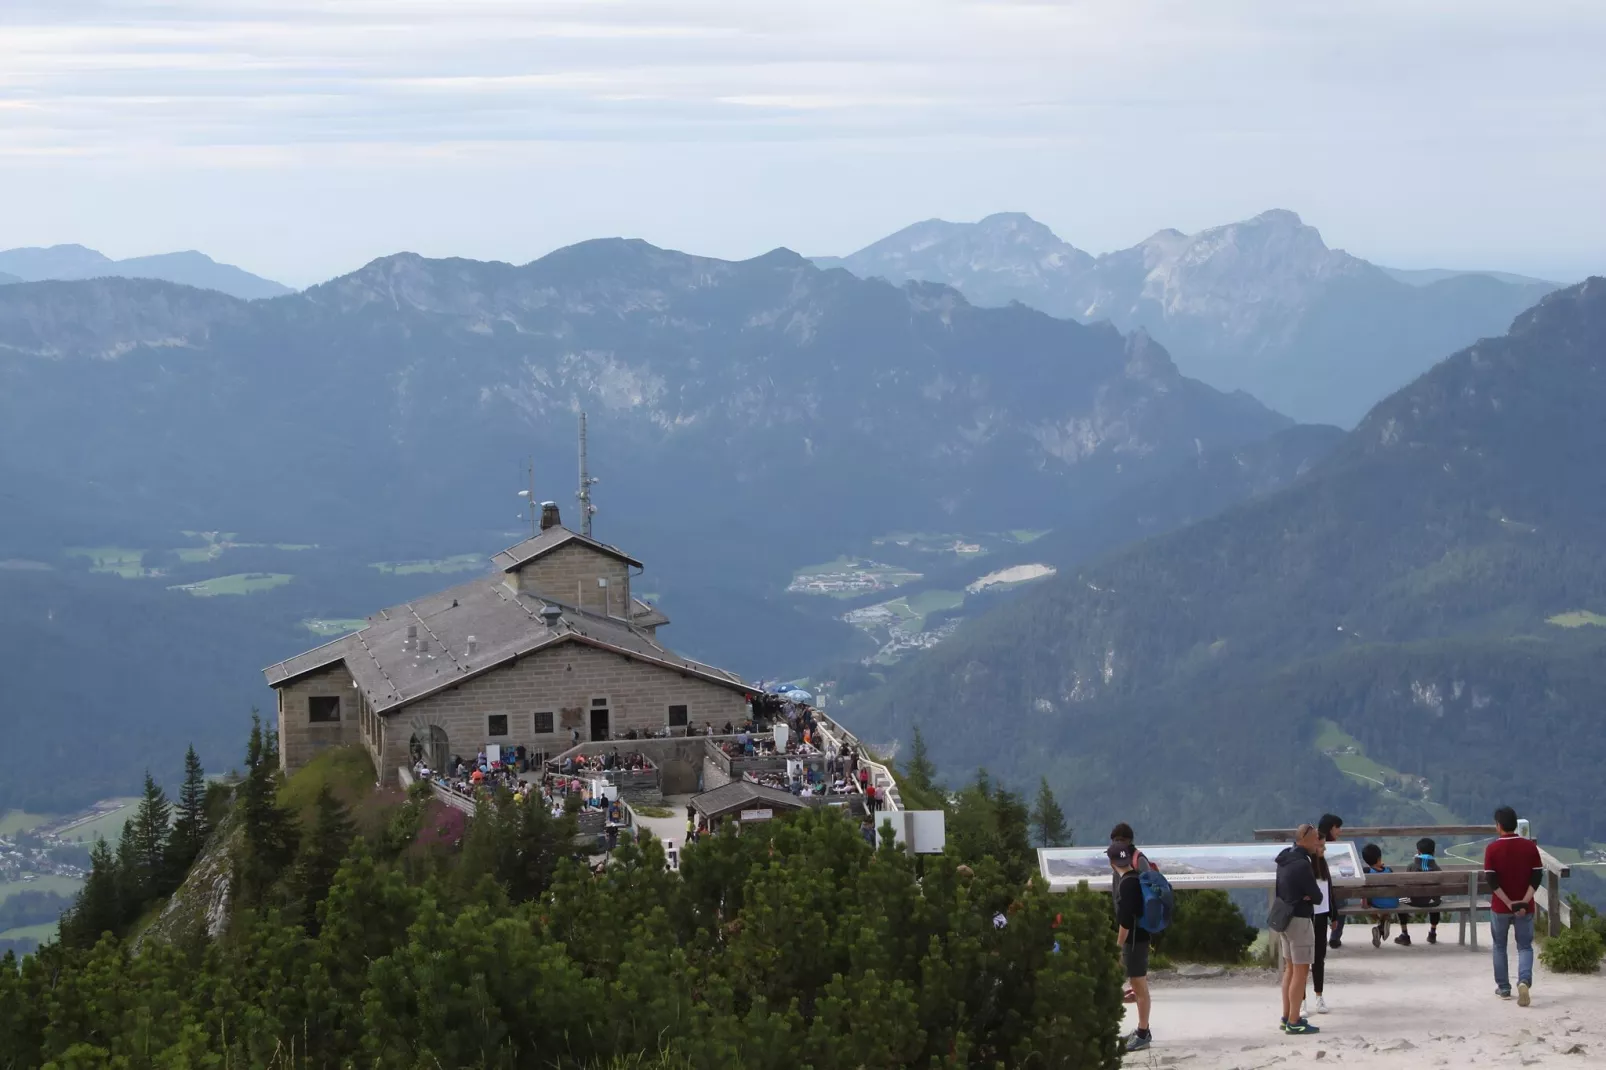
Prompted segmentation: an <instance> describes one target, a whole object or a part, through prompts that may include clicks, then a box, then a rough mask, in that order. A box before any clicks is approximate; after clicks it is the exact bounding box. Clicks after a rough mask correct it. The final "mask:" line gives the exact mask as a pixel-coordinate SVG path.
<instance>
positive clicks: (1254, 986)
mask: <svg viewBox="0 0 1606 1070" xmlns="http://www.w3.org/2000/svg"><path fill="white" fill-rule="evenodd" d="M1411 928H1412V935H1413V936H1414V937H1415V938H1416V940H1417V943H1416V944H1415V945H1413V946H1411V947H1398V946H1396V945H1394V944H1392V943H1386V944H1384V945H1383V946H1382V947H1381V948H1373V947H1372V945H1371V943H1370V941H1369V940H1367V939H1365V938H1364V937H1365V929H1364V928H1359V929H1358V930H1352V931H1351V933H1350V934H1347V935H1353V936H1355V937H1360V938H1361V939H1355V940H1350V939H1346V940H1345V942H1344V946H1343V947H1342V948H1341V949H1340V950H1338V951H1331V952H1329V953H1328V957H1327V980H1326V982H1325V986H1326V991H1325V995H1326V996H1327V1002H1328V1004H1329V1006H1330V1007H1331V1008H1332V1011H1331V1013H1328V1014H1313V1013H1311V1012H1310V1009H1309V1005H1308V1004H1307V1008H1306V1013H1307V1016H1308V1017H1309V1018H1310V1022H1311V1024H1312V1025H1315V1026H1319V1027H1320V1028H1321V1033H1320V1035H1317V1036H1286V1035H1284V1034H1283V1033H1281V1032H1280V1031H1279V1029H1278V1017H1279V1013H1280V1012H1279V1004H1278V997H1277V986H1276V981H1275V977H1274V975H1273V974H1272V973H1271V972H1270V971H1265V970H1246V971H1230V972H1229V973H1228V974H1226V975H1225V976H1222V977H1208V978H1183V977H1167V976H1157V977H1155V978H1154V981H1153V991H1154V1006H1153V1010H1152V1013H1151V1015H1150V1023H1149V1024H1150V1029H1151V1031H1152V1032H1153V1034H1154V1044H1153V1046H1152V1047H1150V1048H1149V1049H1148V1050H1147V1051H1143V1052H1137V1053H1134V1054H1133V1055H1131V1056H1128V1057H1127V1059H1126V1062H1125V1063H1124V1065H1125V1066H1128V1067H1178V1068H1179V1070H1230V1068H1236V1070H1260V1068H1262V1067H1276V1066H1289V1067H1293V1066H1299V1067H1310V1066H1312V1065H1313V1064H1314V1063H1316V1062H1317V1061H1318V1060H1320V1061H1321V1062H1322V1063H1323V1064H1330V1065H1334V1066H1349V1067H1356V1068H1367V1070H1371V1068H1384V1067H1388V1068H1393V1067H1400V1068H1402V1070H1403V1068H1406V1067H1411V1068H1418V1067H1438V1066H1443V1067H1469V1068H1470V1067H1519V1066H1536V1067H1542V1068H1543V1067H1606V977H1603V976H1601V975H1598V974H1597V975H1595V976H1588V977H1583V976H1576V975H1567V974H1552V973H1550V972H1549V971H1547V970H1546V969H1545V968H1544V966H1542V965H1540V964H1539V963H1538V962H1537V961H1536V962H1535V964H1534V985H1533V1005H1532V1006H1531V1007H1528V1008H1522V1007H1518V1006H1517V1002H1516V1000H1515V999H1512V1000H1510V1001H1509V1002H1508V1001H1506V1000H1502V999H1499V998H1497V997H1496V996H1495V994H1494V972H1493V966H1492V965H1491V963H1490V952H1489V933H1488V928H1487V926H1484V927H1482V931H1481V932H1480V933H1479V942H1480V946H1479V947H1478V949H1477V950H1471V949H1469V948H1463V947H1459V946H1457V945H1456V942H1455V927H1454V926H1449V927H1447V928H1446V929H1445V930H1443V931H1441V933H1440V935H1441V938H1442V937H1444V936H1445V935H1448V938H1449V939H1448V941H1447V942H1441V943H1439V944H1437V945H1434V946H1430V945H1429V944H1428V943H1427V941H1426V926H1421V927H1420V928H1421V930H1422V931H1421V932H1418V931H1417V930H1418V926H1414V925H1413V926H1412V927H1411ZM1516 966H1517V956H1516V945H1515V943H1513V944H1512V947H1511V969H1512V981H1513V984H1515V981H1516ZM1135 1024H1136V1013H1135V1012H1134V1011H1133V1010H1132V1008H1130V1007H1129V1008H1127V1025H1126V1028H1127V1029H1131V1028H1133V1027H1134V1026H1135Z"/></svg>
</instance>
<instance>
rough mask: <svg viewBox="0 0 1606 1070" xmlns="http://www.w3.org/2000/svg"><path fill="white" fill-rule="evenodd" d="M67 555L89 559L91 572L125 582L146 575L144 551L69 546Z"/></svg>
mask: <svg viewBox="0 0 1606 1070" xmlns="http://www.w3.org/2000/svg"><path fill="white" fill-rule="evenodd" d="M66 553H67V556H68V557H84V558H88V559H89V570H90V571H91V572H109V573H112V574H113V575H117V576H121V577H123V579H125V580H137V579H140V578H141V577H143V576H145V574H146V572H145V566H144V565H143V564H141V562H143V561H144V559H145V551H144V550H131V549H129V548H128V547H126V546H69V547H68V548H67V550H66Z"/></svg>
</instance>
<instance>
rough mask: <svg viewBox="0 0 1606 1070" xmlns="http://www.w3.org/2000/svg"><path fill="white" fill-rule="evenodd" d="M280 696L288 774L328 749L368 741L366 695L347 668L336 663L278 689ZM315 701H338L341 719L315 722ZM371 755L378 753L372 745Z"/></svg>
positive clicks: (282, 761)
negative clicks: (315, 699) (311, 711)
mask: <svg viewBox="0 0 1606 1070" xmlns="http://www.w3.org/2000/svg"><path fill="white" fill-rule="evenodd" d="M278 696H279V698H278V702H279V766H280V768H282V769H284V770H285V771H286V772H290V773H293V772H295V771H296V770H297V769H300V768H301V767H302V766H303V765H306V764H307V763H308V762H310V761H311V760H312V759H313V757H314V756H315V755H316V754H317V753H318V752H319V751H320V750H323V749H324V748H325V747H338V746H342V745H344V744H347V743H362V742H364V739H363V711H364V705H363V701H362V696H361V694H360V693H359V692H358V690H357V684H356V682H355V681H354V680H352V678H351V673H349V672H347V671H346V667H345V665H343V664H335V665H332V666H330V667H329V668H327V669H322V670H320V671H318V672H315V673H311V674H309V675H307V676H304V677H302V678H301V679H299V680H297V681H295V682H294V683H291V684H286V685H285V686H283V687H281V688H279V689H278ZM313 698H334V699H338V700H339V704H340V706H339V714H340V719H339V720H338V721H329V722H314V721H312V720H311V719H310V717H311V713H310V706H311V703H310V702H309V700H310V699H313ZM403 742H404V743H405V742H406V741H405V740H403ZM369 753H370V754H373V753H374V748H373V747H372V746H370V747H369Z"/></svg>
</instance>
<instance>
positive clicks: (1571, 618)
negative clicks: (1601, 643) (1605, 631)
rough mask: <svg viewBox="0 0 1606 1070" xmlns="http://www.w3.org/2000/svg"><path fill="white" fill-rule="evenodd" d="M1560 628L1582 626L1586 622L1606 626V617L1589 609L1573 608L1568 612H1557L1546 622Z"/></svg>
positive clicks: (1601, 626)
mask: <svg viewBox="0 0 1606 1070" xmlns="http://www.w3.org/2000/svg"><path fill="white" fill-rule="evenodd" d="M1546 623H1549V624H1554V625H1555V626H1556V627H1558V628H1582V627H1583V626H1584V625H1586V624H1593V625H1595V626H1596V627H1600V628H1606V617H1603V616H1601V615H1600V614H1599V613H1591V612H1590V611H1589V610H1587V609H1573V610H1568V611H1567V612H1566V613H1557V614H1556V615H1555V616H1554V617H1551V618H1549V620H1548V621H1547V622H1546Z"/></svg>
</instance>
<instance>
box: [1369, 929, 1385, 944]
mask: <svg viewBox="0 0 1606 1070" xmlns="http://www.w3.org/2000/svg"><path fill="white" fill-rule="evenodd" d="M1372 946H1373V947H1382V946H1383V926H1381V925H1374V926H1372Z"/></svg>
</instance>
